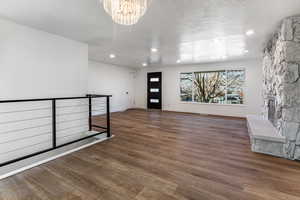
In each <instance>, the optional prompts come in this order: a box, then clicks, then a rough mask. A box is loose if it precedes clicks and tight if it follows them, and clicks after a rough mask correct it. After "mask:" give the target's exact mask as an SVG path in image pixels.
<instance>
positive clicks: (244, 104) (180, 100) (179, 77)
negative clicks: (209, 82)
mask: <svg viewBox="0 0 300 200" xmlns="http://www.w3.org/2000/svg"><path fill="white" fill-rule="evenodd" d="M238 70H243V71H244V76H245V82H244V85H243V87H242V88H243V93H244V99H243V104H228V103H227V83H226V91H225V93H226V94H225V97H226V103H224V104H220V103H204V102H197V101H194V97H195V96H194V84H193V89H192V101H183V100H182V99H181V74H184V73H192V74H193V77H194V74H195V73H197V72H204V73H205V72H219V71H225V72H226V74H227V72H228V71H238ZM226 77H227V75H226ZM178 80H179V87H178V88H179V89H178V98H179V102H180V103H182V104H199V105H215V106H236V107H245V106H247V85H246V84H247V70H246V68H245V67H230V68H229V67H226V68H225V67H224V68H215V69H213V70H211V69H203V70H193V71H180V72H179V74H178ZM226 81H227V78H226Z"/></svg>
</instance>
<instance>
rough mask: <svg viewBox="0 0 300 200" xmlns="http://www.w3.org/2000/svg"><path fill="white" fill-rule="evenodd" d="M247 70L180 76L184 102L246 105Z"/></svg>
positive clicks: (182, 74)
mask: <svg viewBox="0 0 300 200" xmlns="http://www.w3.org/2000/svg"><path fill="white" fill-rule="evenodd" d="M244 84H245V70H223V71H203V72H189V73H181V74H180V98H181V101H184V102H199V103H215V104H244V91H243V89H244Z"/></svg>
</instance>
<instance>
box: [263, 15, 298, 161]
mask: <svg viewBox="0 0 300 200" xmlns="http://www.w3.org/2000/svg"><path fill="white" fill-rule="evenodd" d="M299 72H300V16H294V17H289V18H286V19H284V20H283V22H282V24H281V26H280V28H279V30H277V32H276V33H275V34H274V35H273V37H272V39H271V40H270V41H269V42H268V44H267V47H266V48H265V50H264V59H263V73H264V74H263V76H264V83H263V97H264V100H265V101H264V109H263V115H264V117H265V118H267V117H268V103H269V99H270V98H273V99H275V120H274V121H273V124H274V126H275V127H276V128H277V130H278V131H279V133H280V134H281V135H283V136H286V138H287V141H286V144H285V145H284V149H283V152H284V156H285V157H286V158H288V159H298V160H300V80H299Z"/></svg>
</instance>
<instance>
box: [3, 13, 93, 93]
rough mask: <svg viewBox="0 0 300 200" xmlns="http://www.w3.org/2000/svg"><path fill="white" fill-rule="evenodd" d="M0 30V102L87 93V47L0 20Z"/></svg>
mask: <svg viewBox="0 0 300 200" xmlns="http://www.w3.org/2000/svg"><path fill="white" fill-rule="evenodd" d="M0 27H1V30H0V99H19V98H46V97H65V96H81V95H85V94H86V93H87V89H88V88H87V73H88V45H87V44H84V43H80V42H76V41H73V40H70V39H66V38H63V37H60V36H57V35H53V34H50V33H47V32H44V31H39V30H36V29H32V28H29V27H26V26H22V25H19V24H16V23H14V22H11V21H8V20H4V19H0Z"/></svg>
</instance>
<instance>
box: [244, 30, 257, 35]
mask: <svg viewBox="0 0 300 200" xmlns="http://www.w3.org/2000/svg"><path fill="white" fill-rule="evenodd" d="M254 33H255V32H254V30H252V29H251V30H248V31H246V35H247V36H251V35H253V34H254Z"/></svg>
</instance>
